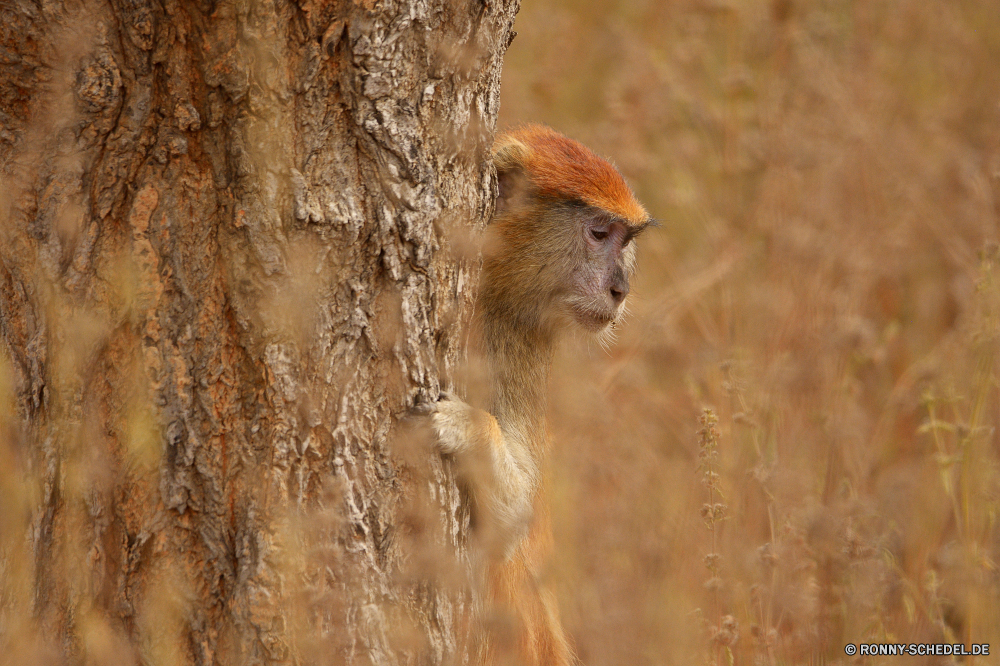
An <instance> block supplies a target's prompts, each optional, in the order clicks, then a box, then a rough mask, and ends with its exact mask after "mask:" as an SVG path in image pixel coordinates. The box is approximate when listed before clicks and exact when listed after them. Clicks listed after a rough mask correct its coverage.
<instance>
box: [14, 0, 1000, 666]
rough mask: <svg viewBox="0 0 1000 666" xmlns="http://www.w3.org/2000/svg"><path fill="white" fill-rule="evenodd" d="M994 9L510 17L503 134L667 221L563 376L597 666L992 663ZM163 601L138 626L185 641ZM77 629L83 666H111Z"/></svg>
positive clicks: (995, 508)
mask: <svg viewBox="0 0 1000 666" xmlns="http://www.w3.org/2000/svg"><path fill="white" fill-rule="evenodd" d="M998 17H1000V14H998V10H997V6H996V2H995V0H982V1H975V0H919V1H908V0H885V1H881V2H880V1H874V0H871V1H869V0H854V1H851V0H815V1H807V0H745V1H743V2H737V1H735V0H731V1H729V2H726V1H725V0H670V1H664V0H645V1H642V0H617V1H616V0H591V1H590V2H586V3H584V2H578V1H576V0H524V7H523V9H522V11H521V14H520V16H519V18H518V26H517V29H518V31H519V33H520V34H519V36H518V37H517V39H516V40H515V41H514V42H513V45H512V47H511V49H510V51H509V52H508V56H507V66H506V69H505V74H504V98H503V108H502V112H501V126H505V125H511V124H514V123H517V122H521V121H528V120H530V121H540V122H546V123H548V124H550V125H552V126H554V127H556V128H557V129H559V130H561V131H563V132H565V133H567V134H569V135H570V136H573V137H574V138H577V139H579V140H581V141H584V142H585V143H587V144H589V145H591V146H592V147H594V148H595V149H596V150H597V151H598V152H600V153H603V154H607V155H611V156H613V157H614V159H615V160H616V162H617V164H618V165H619V166H620V167H621V168H622V170H623V171H624V172H625V173H626V175H627V176H628V177H629V178H630V179H631V181H632V182H633V183H634V185H635V186H636V190H637V192H638V194H639V197H640V199H642V200H643V201H644V202H645V203H646V204H647V206H648V208H649V209H650V210H651V211H652V212H653V214H654V215H655V216H657V217H658V218H659V219H660V221H661V225H660V228H659V229H657V230H654V231H652V232H649V233H648V234H647V235H646V236H644V237H643V238H642V242H641V249H640V275H639V277H638V280H637V283H636V284H634V286H633V300H632V306H631V310H632V316H631V318H630V319H629V321H628V323H627V324H626V325H625V326H624V327H623V328H622V329H621V331H620V335H619V340H618V342H617V344H616V345H614V346H612V347H611V348H610V349H609V350H607V351H605V350H604V349H602V348H601V347H600V346H598V345H597V344H596V343H591V344H588V343H586V342H580V343H578V344H577V345H576V346H573V347H572V348H570V349H569V350H567V353H566V354H564V356H563V357H562V358H560V359H559V362H558V364H557V369H556V381H555V386H554V393H555V395H554V399H553V401H552V405H551V410H552V418H553V431H554V434H555V438H556V440H557V443H558V448H557V450H556V452H555V455H554V460H553V489H554V492H553V503H554V515H555V529H556V542H557V550H558V554H557V557H556V560H555V562H554V563H553V566H552V570H551V577H552V579H553V580H554V582H555V585H556V587H557V589H558V591H559V595H560V603H561V608H562V613H563V620H564V623H565V625H566V627H567V629H568V631H569V632H570V634H571V636H572V637H573V640H574V643H575V646H576V649H577V652H578V653H579V655H580V657H581V659H582V661H583V663H585V664H587V665H589V666H601V665H622V666H643V665H646V664H664V665H666V664H682V665H685V666H686V665H690V664H703V663H710V664H737V665H748V666H749V665H752V664H754V665H755V664H762V665H770V664H822V663H827V664H834V663H843V664H847V663H863V664H880V663H885V664H888V663H890V662H891V661H892V660H894V659H896V660H898V659H903V660H905V662H906V663H907V664H913V665H918V664H934V663H949V662H948V661H947V660H945V659H943V658H917V657H886V658H882V659H881V660H880V659H879V658H867V657H857V658H854V659H851V658H848V657H847V656H846V655H845V654H844V645H845V644H846V643H860V642H875V643H886V642H905V643H911V642H933V643H937V642H950V643H954V642H962V643H965V644H967V645H968V644H970V643H989V644H991V649H992V651H993V652H994V654H997V653H1000V572H998V563H1000V432H998V431H997V425H998V422H1000V385H998V378H1000V365H998V364H1000V249H998V247H1000V246H998V244H997V241H998V233H997V224H998V214H1000V70H998V69H997V65H998V63H1000V18H998ZM2 361H3V360H2V359H0V416H2V415H3V414H12V413H13V412H14V395H13V385H12V378H11V376H10V373H9V368H8V367H7V366H6V365H5V364H4V363H3V362H2ZM706 407H709V408H711V409H712V412H711V413H708V412H704V411H703V410H704V409H705V408H706ZM136 413H137V414H139V416H136V417H135V418H132V419H131V421H129V423H132V422H133V421H134V422H135V423H137V424H138V425H135V428H138V429H139V430H141V431H143V432H144V430H143V428H145V430H150V429H151V426H149V424H147V423H146V421H145V420H144V419H146V418H147V417H146V416H145V412H142V410H141V409H138V408H137V411H136ZM716 419H717V421H716ZM130 427H131V426H130ZM15 439H16V438H15V433H14V428H13V426H12V425H11V423H10V422H6V423H5V421H4V419H3V418H0V444H3V446H2V448H0V545H4V546H5V547H11V548H13V549H14V550H13V551H8V552H15V553H16V552H19V551H17V546H16V544H23V542H24V541H23V540H24V534H25V530H26V529H27V525H28V522H29V518H30V515H31V512H32V507H34V506H36V505H37V504H38V502H39V501H40V498H41V496H42V493H43V492H44V489H43V488H41V487H39V486H38V485H37V484H36V483H34V481H33V480H32V479H25V478H23V477H22V470H23V469H25V464H24V461H23V460H20V459H19V458H17V457H16V456H15V453H16V447H14V446H13V445H10V444H9V443H10V442H13V441H14V440H15ZM139 439H142V438H139ZM142 441H145V440H144V439H142ZM151 446H153V445H151ZM154 449H155V446H153V448H150V449H149V450H148V451H147V450H146V449H142V451H140V453H142V454H143V455H140V456H139V463H137V464H140V463H141V464H149V463H150V460H147V459H146V457H147V456H148V454H150V453H152V455H154V457H155V456H156V455H157V452H156V451H155V450H154ZM81 455H83V454H82V453H81ZM144 461H145V462H144ZM74 464H75V463H74ZM81 464H82V463H81ZM81 506H82V504H81ZM81 510H82V509H81ZM328 513H329V512H328ZM313 517H314V518H317V516H313ZM70 519H73V520H75V518H72V517H71V518H69V519H67V520H70ZM320 519H323V520H326V521H327V522H329V523H331V524H334V523H336V516H332V517H331V516H330V515H326V516H325V518H324V516H323V515H320V516H318V518H317V520H316V521H315V522H314V524H313V526H312V528H313V529H315V530H316V531H317V532H318V531H321V530H322V529H326V527H329V526H326V527H324V526H325V525H326V523H323V522H322V520H320ZM86 521H87V519H86V518H85V517H83V518H79V522H80V524H85V523H86ZM329 529H330V530H333V529H334V528H333V527H330V528H329ZM12 544H13V546H12ZM21 555H22V556H21V557H8V558H7V559H5V560H2V561H0V581H2V583H3V584H2V586H0V607H2V608H4V609H6V610H5V611H4V612H3V613H0V625H2V626H3V627H4V628H5V629H6V631H7V636H6V641H7V642H6V643H4V645H6V646H7V650H8V651H7V653H6V655H0V663H4V659H8V660H13V661H11V662H10V663H16V662H18V660H19V657H18V653H16V651H15V648H17V647H18V646H19V645H21V646H24V645H28V644H31V643H32V642H33V641H35V639H36V638H37V637H36V631H37V629H38V628H37V627H35V626H34V625H33V621H32V618H31V616H30V613H28V612H26V611H25V609H28V608H30V607H31V605H32V599H33V595H34V594H35V591H34V590H33V589H32V587H31V580H32V572H31V563H30V561H29V557H28V555H27V554H26V553H21ZM86 557H87V555H86V553H84V552H83V551H78V550H74V546H73V544H70V545H69V546H67V554H66V557H65V559H66V561H73V562H85V561H86V560H85V558H86ZM414 559H420V558H419V557H415V558H414ZM428 568H431V567H428ZM80 580H86V576H85V575H82V574H81V577H80ZM161 584H162V585H163V586H164V590H165V591H164V592H163V593H162V594H153V595H152V598H153V599H154V601H158V602H159V603H160V605H159V606H157V605H155V604H154V605H153V606H152V610H151V612H150V614H149V615H148V616H144V617H146V619H147V620H149V621H151V622H155V623H156V624H157V625H158V627H157V628H156V629H155V630H151V634H150V635H169V634H171V632H173V631H174V629H176V631H178V632H179V631H180V629H179V626H180V622H181V620H180V617H181V614H182V611H181V609H180V606H179V605H178V604H179V603H180V602H176V603H175V601H176V600H175V599H174V597H175V596H177V594H179V593H178V592H176V591H171V590H167V588H168V587H169V586H170V585H171V583H170V581H169V580H164V581H162V582H161ZM81 595H82V596H83V597H85V598H86V594H85V591H83V592H81ZM321 601H322V604H324V608H326V611H327V612H331V613H332V612H333V611H330V610H329V609H330V608H331V606H330V605H329V604H328V602H327V600H326V599H325V598H324V599H323V600H321ZM296 603H297V602H296ZM309 603H313V602H307V601H303V602H302V603H301V604H299V606H300V608H299V610H302V609H306V611H308V610H309ZM329 603H330V604H332V603H335V600H334V601H330V602H329ZM292 605H295V604H294V603H293V604H292ZM11 609H14V611H11ZM18 609H19V610H18ZM21 611H24V612H21ZM306 611H303V612H306ZM289 612H290V614H292V615H294V614H295V612H294V609H290V611H289ZM89 617H90V616H89V615H88V614H87V612H86V608H84V610H83V611H81V613H80V618H79V620H80V623H81V626H82V627H83V628H82V630H81V631H82V635H83V636H84V637H85V642H87V641H91V642H93V645H91V643H90V642H87V644H86V646H85V647H86V651H87V652H88V654H90V655H91V656H93V659H92V661H93V663H124V662H121V661H120V659H119V656H120V655H121V654H126V653H128V651H129V649H130V648H128V647H127V646H125V645H123V644H119V642H118V639H117V638H115V637H114V636H110V637H109V636H105V635H104V634H103V633H101V631H103V629H101V627H103V626H104V625H101V624H99V623H96V621H95V622H94V623H91V624H92V625H93V627H97V629H101V631H98V630H97V629H95V630H94V631H89V630H88V629H87V627H88V626H91V625H88V622H89V620H88V618H89ZM95 617H96V616H95ZM175 625H177V626H176V627H174V626H175ZM302 625H303V626H304V627H310V626H313V625H309V624H308V622H307V621H302ZM164 627H166V628H164ZM171 627H174V629H171ZM12 637H13V639H14V640H12ZM0 638H3V637H2V636H0ZM38 644H39V645H40V644H41V640H40V639H39V640H38ZM320 647H322V646H320ZM146 648H148V649H147V652H148V653H150V654H153V653H158V651H160V652H163V654H165V655H166V656H164V657H163V659H162V661H163V663H173V662H174V661H176V660H177V659H179V657H177V655H173V653H172V652H171V651H172V650H173V649H174V647H172V644H169V643H168V642H165V643H164V645H163V646H157V645H153V646H151V647H150V646H146ZM161 648H162V649H161ZM25 649H27V648H25ZM46 649H48V648H46ZM32 650H34V651H33V652H32V654H34V658H35V659H36V660H37V661H38V663H55V660H56V659H57V656H56V652H55V648H52V650H53V651H52V652H51V653H50V652H46V651H41V652H39V651H38V649H36V648H32ZM317 650H319V649H318V648H317ZM318 653H319V652H318ZM306 654H309V653H308V651H306ZM990 659H993V660H996V659H997V658H996V657H995V656H994V657H989V658H986V659H979V660H978V661H976V660H972V659H969V660H967V661H966V662H964V663H970V664H971V663H978V664H986V663H992V662H990V661H989V660H990ZM22 663H27V662H23V661H22Z"/></svg>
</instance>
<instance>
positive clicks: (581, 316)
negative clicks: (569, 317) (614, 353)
mask: <svg viewBox="0 0 1000 666" xmlns="http://www.w3.org/2000/svg"><path fill="white" fill-rule="evenodd" d="M573 315H574V318H575V319H576V321H577V323H578V324H580V326H582V327H584V328H585V329H587V330H588V331H590V332H591V333H597V332H598V331H602V330H604V329H605V328H607V327H608V326H609V325H611V322H613V321H614V320H615V319H617V315H618V313H617V312H597V311H596V310H590V309H584V308H573Z"/></svg>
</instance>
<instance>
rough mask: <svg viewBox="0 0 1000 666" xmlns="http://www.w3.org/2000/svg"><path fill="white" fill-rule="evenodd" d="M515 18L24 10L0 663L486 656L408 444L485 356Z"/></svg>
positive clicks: (9, 190) (455, 541)
mask: <svg viewBox="0 0 1000 666" xmlns="http://www.w3.org/2000/svg"><path fill="white" fill-rule="evenodd" d="M518 4H519V2H518V0H452V1H448V0H410V1H404V0H386V1H384V2H377V3H376V2H369V1H362V0H356V1H355V2H346V1H345V2H327V3H323V2H313V1H312V0H298V1H297V2H289V1H287V0H243V1H240V0H235V1H234V0H219V1H217V2H216V1H214V0H37V1H33V0H2V2H0V333H2V340H3V343H2V344H0V401H2V402H0V507H2V509H0V581H2V582H0V654H5V655H7V657H8V658H11V659H13V660H14V662H15V663H25V664H30V663H62V662H67V663H116V664H127V663H151V664H152V663H156V664H159V663H164V664H189V663H191V664H215V663H219V664H256V663H275V662H298V663H350V664H364V663H374V664H397V663H400V664H402V663H406V664H415V663H419V664H440V663H465V662H468V661H469V659H470V656H469V646H468V642H469V641H468V636H467V635H466V634H467V633H468V625H467V623H466V622H465V618H466V616H467V611H468V603H469V591H468V586H467V585H466V584H465V583H464V582H463V581H464V579H463V578H462V575H461V572H462V570H463V568H462V566H461V561H462V560H461V543H462V533H463V529H464V527H463V518H462V515H461V511H460V509H459V502H458V492H457V489H456V487H455V484H454V481H453V479H452V477H451V476H450V473H449V471H448V470H447V469H445V468H444V467H442V466H441V464H440V462H439V461H437V459H436V456H434V455H433V454H432V453H431V452H430V451H429V449H428V450H424V449H420V448H419V447H417V448H416V449H414V448H413V447H410V453H409V454H406V455H404V454H405V453H406V449H405V447H404V446H403V443H401V440H399V438H398V437H395V436H394V435H393V432H394V424H395V423H396V422H397V421H398V418H399V417H400V416H401V415H402V414H404V413H405V412H406V411H407V410H408V409H409V408H410V407H411V406H412V405H413V404H414V403H415V402H417V401H419V400H427V399H431V398H434V397H436V396H437V395H438V392H439V390H440V389H441V388H443V387H446V386H447V385H448V384H449V383H450V382H451V381H452V376H453V373H454V370H455V368H456V364H457V361H458V359H459V357H460V354H461V350H462V346H463V339H462V330H463V329H462V324H463V322H464V321H465V318H466V316H467V315H468V313H469V310H470V308H471V303H472V300H471V299H472V296H473V294H472V291H471V287H472V285H474V283H475V279H476V272H477V270H478V269H477V261H476V259H475V257H474V256H470V255H469V254H468V253H467V252H466V251H465V250H464V249H463V245H464V244H463V243H462V242H461V241H459V240H457V239H460V238H462V237H463V233H464V232H465V231H467V230H469V229H474V228H476V227H477V226H479V225H482V224H483V223H484V220H485V218H486V216H487V215H488V214H489V212H490V209H491V206H492V192H493V189H494V175H493V174H492V171H491V168H490V166H489V164H488V160H487V159H486V156H487V154H488V148H489V145H490V142H491V140H492V136H493V132H494V127H495V121H496V114H497V110H498V95H499V77H500V67H501V59H502V56H503V53H504V51H505V49H506V47H507V45H508V43H509V40H510V37H511V35H512V33H511V26H512V23H513V17H514V14H515V13H516V11H517V8H518ZM414 461H415V462H414ZM422 497H423V498H425V499H429V502H430V504H429V506H430V507H431V509H432V510H430V511H426V510H421V509H420V508H419V507H420V506H421V504H420V502H421V498H422ZM415 507H417V508H415ZM428 543H430V544H432V546H433V547H431V546H427V544H428ZM438 547H439V548H440V549H441V550H440V551H437V550H434V548H438ZM428 562H430V563H438V564H437V565H436V566H428V564H427V563H428ZM441 562H444V563H445V564H440V563H441ZM456 562H457V563H458V564H456ZM448 563H450V564H448Z"/></svg>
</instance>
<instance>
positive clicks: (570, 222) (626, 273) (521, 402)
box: [431, 125, 652, 666]
mask: <svg viewBox="0 0 1000 666" xmlns="http://www.w3.org/2000/svg"><path fill="white" fill-rule="evenodd" d="M492 160H493V164H494V166H495V168H496V173H497V181H498V196H497V200H496V205H495V210H494V213H493V216H492V219H491V220H490V222H489V223H488V224H487V227H486V233H485V242H484V244H483V264H482V271H481V277H480V284H479V292H478V296H477V298H476V306H475V312H476V313H475V315H474V321H473V325H472V329H473V336H472V337H473V343H472V344H471V346H472V347H473V349H472V350H470V357H472V359H473V361H472V363H473V364H475V359H476V358H477V357H478V359H479V361H480V365H481V367H482V368H483V369H484V371H485V374H486V381H485V383H486V385H487V387H488V397H487V398H486V400H485V405H484V408H479V407H474V406H472V405H470V404H468V403H467V402H465V401H462V400H460V399H459V398H457V397H456V396H454V395H452V394H449V393H445V394H442V396H441V398H440V399H439V400H438V401H437V402H436V403H435V404H434V405H433V407H432V410H433V413H432V414H431V419H432V425H433V429H434V431H435V434H436V436H437V446H438V448H439V450H440V451H441V452H442V453H444V454H450V455H451V456H453V457H454V458H455V460H456V461H457V465H458V470H459V474H460V477H461V478H462V479H463V480H464V481H465V483H466V487H467V488H468V490H469V493H470V495H471V496H472V503H473V506H474V508H475V511H476V514H477V516H478V517H477V518H476V524H475V528H474V532H477V533H478V534H477V537H478V542H477V548H479V550H480V552H481V554H482V559H483V560H484V562H483V570H484V575H483V580H482V583H481V584H482V587H483V590H482V593H481V594H480V598H481V605H483V606H484V607H485V613H486V615H487V617H488V621H487V622H486V631H484V637H483V641H484V644H483V646H482V652H481V659H482V663H483V664H486V665H488V666H494V665H495V664H500V663H514V664H519V665H522V666H536V665H539V666H541V665H544V666H568V665H569V664H571V663H573V660H574V657H573V656H572V651H571V649H570V647H569V644H568V641H567V639H566V638H565V635H564V633H563V630H562V627H561V625H560V622H559V616H558V609H557V607H556V604H555V600H554V596H553V594H552V593H551V592H550V591H549V590H547V589H546V588H545V586H544V585H543V584H542V581H541V580H540V576H541V573H542V569H543V567H544V564H545V559H546V555H547V553H548V552H550V551H551V549H552V530H551V524H550V519H549V512H548V506H547V502H546V499H545V489H544V487H545V484H544V465H545V463H546V458H547V455H548V451H549V448H550V436H549V433H548V428H547V424H546V415H545V409H546V391H547V385H548V376H549V370H550V366H551V363H552V357H553V352H554V349H555V345H556V343H557V342H558V341H559V339H560V338H562V337H564V335H565V334H566V333H567V332H568V331H572V330H582V331H584V332H586V333H589V334H593V335H596V336H598V337H601V336H605V337H606V336H608V335H609V334H610V333H611V332H612V331H613V328H614V326H615V325H616V323H617V322H618V321H620V319H621V317H622V316H623V312H624V310H625V300H626V297H627V296H628V294H629V281H630V278H631V276H632V274H633V273H634V271H635V242H634V241H635V239H636V237H637V236H638V235H639V234H640V233H641V232H642V231H643V230H645V229H646V228H647V227H649V226H650V225H651V224H652V220H651V218H650V216H649V214H648V213H647V212H646V209H645V208H643V206H642V205H641V204H640V203H639V202H638V200H637V199H636V197H635V195H634V194H633V192H632V190H631V189H630V188H629V186H628V184H627V183H626V182H625V179H624V178H623V177H622V175H621V174H620V173H619V172H618V170H617V169H616V168H615V167H614V166H613V165H612V164H611V163H609V162H608V161H606V160H604V159H602V158H601V157H598V156H597V155H595V154H594V153H593V152H592V151H591V150H589V149H588V148H586V147H585V146H583V145H582V144H580V143H578V142H576V141H574V140H572V139H569V138H567V137H565V136H563V135H561V134H559V133H557V132H556V131H554V130H552V129H550V128H548V127H545V126H541V125H526V126H522V127H519V128H517V129H514V130H512V131H510V132H507V133H505V134H503V135H501V136H500V137H498V138H497V140H496V141H495V143H494V146H493V150H492Z"/></svg>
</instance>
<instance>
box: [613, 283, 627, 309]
mask: <svg viewBox="0 0 1000 666" xmlns="http://www.w3.org/2000/svg"><path fill="white" fill-rule="evenodd" d="M626 296H628V283H627V282H626V283H625V284H616V285H614V286H612V287H611V300H612V301H614V302H615V305H621V302H622V301H624V300H625V297H626Z"/></svg>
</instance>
